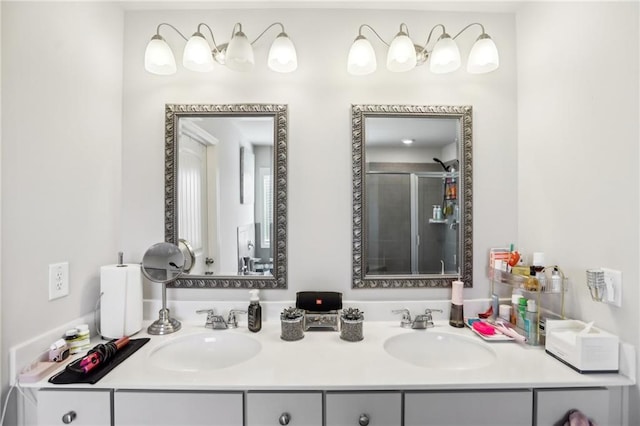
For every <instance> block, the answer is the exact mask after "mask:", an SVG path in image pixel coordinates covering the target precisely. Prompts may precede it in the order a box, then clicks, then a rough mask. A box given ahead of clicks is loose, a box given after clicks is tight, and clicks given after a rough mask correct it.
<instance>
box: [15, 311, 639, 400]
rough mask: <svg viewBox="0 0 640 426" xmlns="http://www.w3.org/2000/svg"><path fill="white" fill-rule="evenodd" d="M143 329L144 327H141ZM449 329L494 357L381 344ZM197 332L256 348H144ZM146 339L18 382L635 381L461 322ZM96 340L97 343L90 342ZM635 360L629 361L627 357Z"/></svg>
mask: <svg viewBox="0 0 640 426" xmlns="http://www.w3.org/2000/svg"><path fill="white" fill-rule="evenodd" d="M143 330H146V325H145V328H144V329H143ZM440 332H442V333H450V334H456V335H464V336H467V337H468V338H470V339H477V342H478V343H479V344H481V345H486V346H487V347H488V348H489V349H490V350H491V351H493V352H494V353H495V362H493V363H492V364H490V365H488V366H486V367H482V368H478V369H464V370H456V369H433V368H424V367H418V366H414V365H412V364H409V363H407V362H404V361H401V360H398V359H396V358H394V357H392V356H391V355H389V354H388V353H387V352H386V351H385V350H384V347H383V345H384V342H385V340H386V339H387V338H389V337H392V336H395V335H398V334H401V333H420V334H428V333H440ZM198 333H212V334H216V333H240V334H244V335H249V336H251V337H253V338H255V339H257V340H258V341H259V342H260V343H261V345H262V349H261V351H260V352H259V353H258V354H257V355H256V356H255V357H253V358H251V359H249V360H248V361H245V362H242V363H240V364H237V365H234V366H231V367H227V368H223V369H213V370H208V371H198V372H188V371H171V370H164V369H160V368H158V367H156V366H154V365H152V363H151V362H150V360H149V356H150V354H152V353H153V352H154V350H155V349H157V348H158V347H159V346H161V345H165V344H166V343H168V342H170V341H171V340H174V339H178V338H183V337H185V336H187V335H190V334H198ZM141 337H151V341H149V342H148V343H147V344H146V345H144V346H143V347H142V348H140V349H139V350H138V351H137V352H135V353H134V354H133V355H131V356H130V357H129V358H128V359H127V360H125V361H124V362H123V363H122V364H120V365H119V366H117V367H116V368H114V369H113V370H112V371H111V372H110V373H108V374H107V375H106V376H105V377H104V378H102V379H101V380H100V381H99V382H98V383H96V384H95V385H83V384H74V385H53V384H50V383H48V382H47V380H46V379H45V380H42V381H39V382H35V383H27V384H22V386H24V387H34V388H46V387H49V388H50V387H54V388H93V389H96V388H99V389H103V388H108V389H157V390H161V389H175V390H267V389H269V390H364V389H366V390H383V389H384V390H392V389H402V390H418V389H420V390H436V389H498V388H500V389H506V388H553V387H594V386H629V385H632V384H634V382H635V379H634V378H630V377H627V376H625V375H623V374H609V373H607V374H580V373H578V372H576V371H574V370H573V369H571V368H570V367H568V366H566V365H564V364H562V363H561V362H559V361H557V360H556V359H554V358H552V357H551V356H549V355H547V354H546V353H545V351H544V348H543V347H542V346H536V347H533V346H527V345H523V344H518V343H514V342H485V341H483V340H482V339H481V338H480V337H478V336H476V335H475V334H474V333H473V332H472V331H471V330H469V329H468V328H463V329H457V328H453V327H451V326H449V325H448V321H437V322H436V327H435V328H430V329H428V330H410V329H403V328H401V327H400V326H399V322H398V321H394V322H385V321H370V322H367V321H365V323H364V340H362V341H360V342H346V341H343V340H341V339H340V336H339V333H338V332H326V331H325V332H322V331H314V332H306V333H305V337H304V338H303V339H302V340H299V341H296V342H287V341H283V340H282V339H281V338H280V324H279V322H277V321H275V322H274V321H265V322H264V323H263V328H262V330H261V331H260V332H259V333H251V332H250V331H249V330H248V329H247V328H246V322H242V323H240V327H239V328H238V329H234V330H211V329H206V328H204V326H203V321H198V322H184V323H183V326H182V329H181V330H180V331H178V332H177V333H174V334H171V335H167V336H149V335H147V333H146V331H141V332H140V333H138V334H136V335H135V336H132V338H134V339H135V338H141ZM96 343H98V342H96ZM633 362H635V361H633Z"/></svg>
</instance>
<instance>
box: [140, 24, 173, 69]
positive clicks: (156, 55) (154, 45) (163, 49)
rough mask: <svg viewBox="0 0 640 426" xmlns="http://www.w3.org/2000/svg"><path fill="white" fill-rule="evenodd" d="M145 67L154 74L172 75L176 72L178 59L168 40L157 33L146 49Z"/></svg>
mask: <svg viewBox="0 0 640 426" xmlns="http://www.w3.org/2000/svg"><path fill="white" fill-rule="evenodd" d="M144 69H145V70H147V71H148V72H150V73H152V74H158V75H171V74H175V73H176V59H175V58H174V57H173V52H172V51H171V48H170V47H169V45H168V44H167V42H166V41H164V39H163V38H162V37H161V36H160V34H156V35H154V36H153V38H151V41H149V44H147V48H146V49H145V51H144Z"/></svg>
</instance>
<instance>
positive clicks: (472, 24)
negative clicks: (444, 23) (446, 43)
mask: <svg viewBox="0 0 640 426" xmlns="http://www.w3.org/2000/svg"><path fill="white" fill-rule="evenodd" d="M474 25H479V26H480V29H481V30H482V34H480V35H481V36H482V35H484V34H486V33H485V32H484V25H482V24H481V23H479V22H473V23H471V24H469V25H467V26H466V27H464V28H463V29H461V30H460V31H458V34H456V35H454V36H453V39H454V40H455V39H456V38H457V37H458V36H459V35H460V34H462V33H463V32H465V31H466V30H467V29H468V28H470V27H472V26H474ZM443 28H444V27H443Z"/></svg>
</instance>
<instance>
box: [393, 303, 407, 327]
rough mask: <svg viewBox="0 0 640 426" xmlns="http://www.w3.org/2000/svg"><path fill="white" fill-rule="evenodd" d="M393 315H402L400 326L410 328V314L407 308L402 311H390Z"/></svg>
mask: <svg viewBox="0 0 640 426" xmlns="http://www.w3.org/2000/svg"><path fill="white" fill-rule="evenodd" d="M391 313H394V314H402V319H401V320H400V326H402V327H411V312H410V311H409V309H407V308H402V309H394V310H393V311H391Z"/></svg>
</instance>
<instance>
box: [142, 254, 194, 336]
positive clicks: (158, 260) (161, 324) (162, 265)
mask: <svg viewBox="0 0 640 426" xmlns="http://www.w3.org/2000/svg"><path fill="white" fill-rule="evenodd" d="M184 265H185V258H184V254H183V252H182V250H180V248H179V247H178V246H176V245H175V244H171V243H157V244H154V245H152V246H151V247H149V249H148V250H147V251H146V252H145V254H144V257H143V258H142V273H143V275H144V276H145V277H147V279H149V281H152V282H154V283H158V284H162V309H160V311H159V318H158V319H157V320H156V321H154V322H153V323H152V324H151V325H150V326H149V328H148V329H147V332H148V333H149V334H154V335H159V334H170V333H174V332H176V331H178V330H180V327H181V324H180V321H178V320H176V319H175V318H171V316H170V314H169V309H167V283H170V282H172V281H175V280H176V279H178V277H179V276H180V274H182V271H183V269H184Z"/></svg>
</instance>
